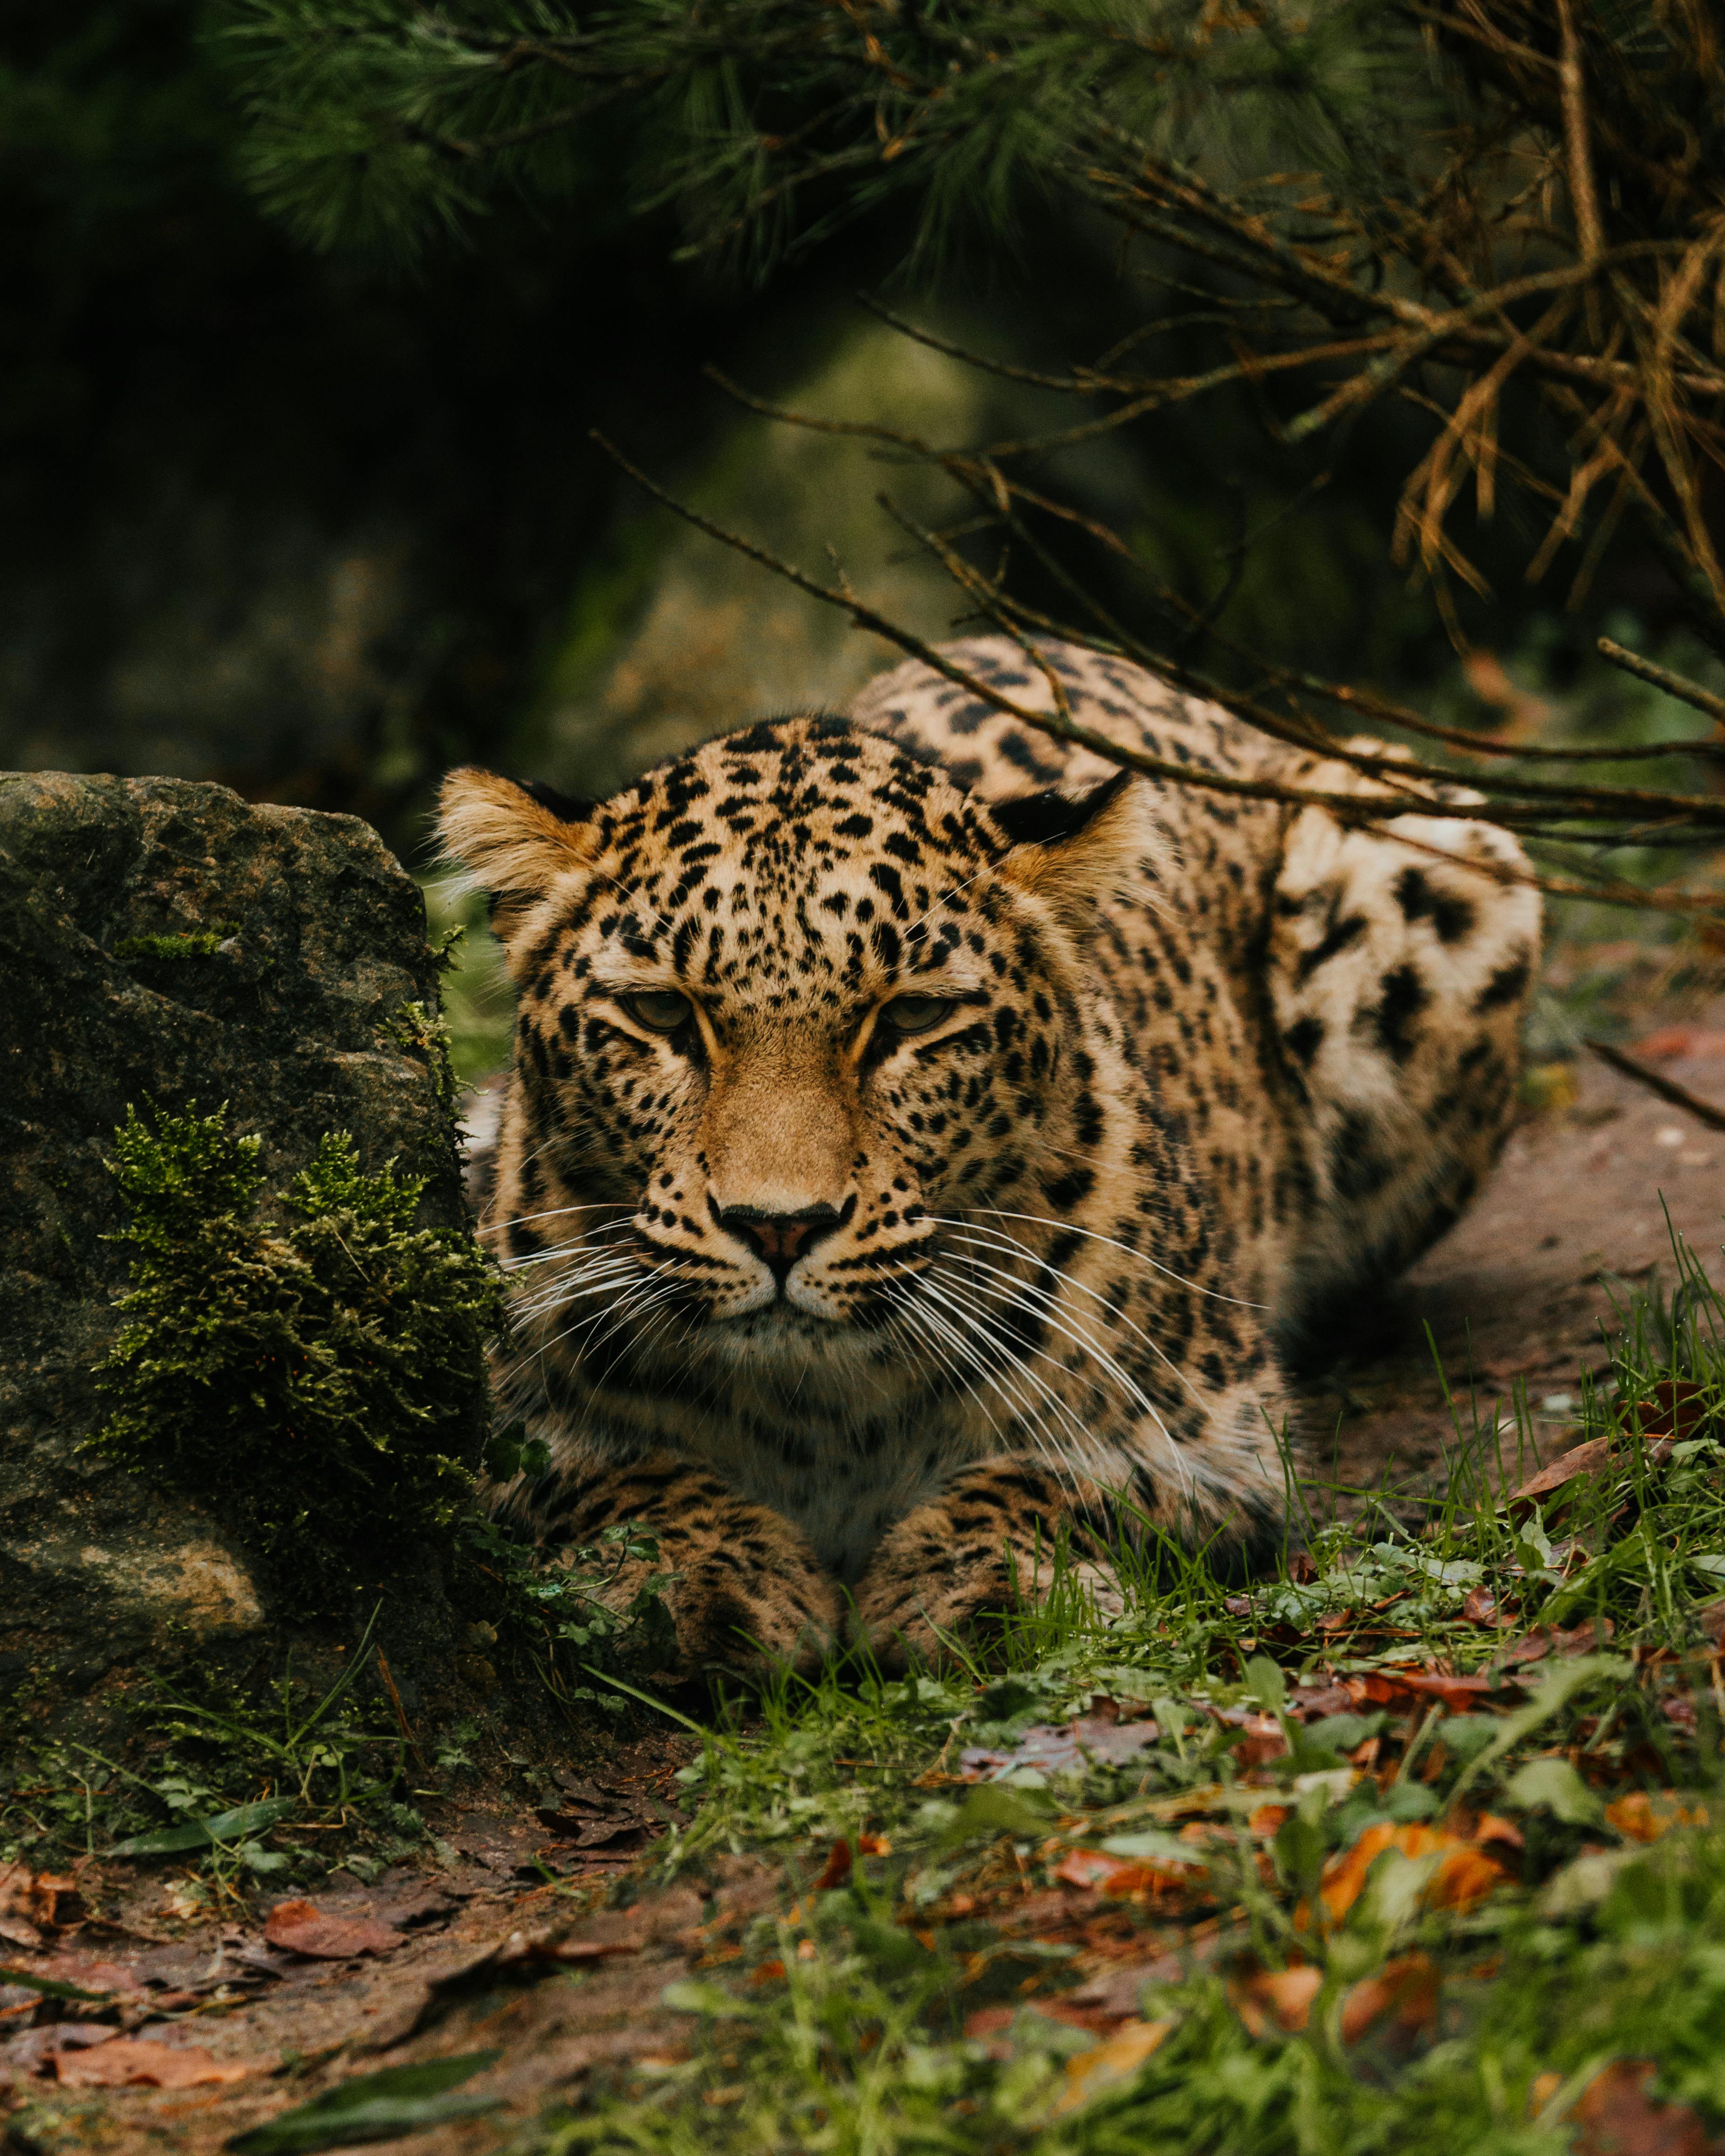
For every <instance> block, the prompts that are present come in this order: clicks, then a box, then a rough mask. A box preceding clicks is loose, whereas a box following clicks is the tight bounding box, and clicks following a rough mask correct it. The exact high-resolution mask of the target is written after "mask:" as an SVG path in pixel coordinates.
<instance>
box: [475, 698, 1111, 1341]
mask: <svg viewBox="0 0 1725 2156" xmlns="http://www.w3.org/2000/svg"><path fill="white" fill-rule="evenodd" d="M441 828H442V833H443V837H444V844H445V845H446V847H447V849H448V850H449V853H450V854H451V855H453V856H454V858H455V859H456V860H459V861H460V862H461V863H463V864H465V867H466V869H467V870H468V871H469V872H470V874H471V875H472V876H473V878H474V880H475V881H476V882H477V883H478V884H479V885H480V886H481V887H483V888H484V889H485V890H486V891H488V892H490V895H491V897H492V902H493V920H494V922H495V927H496V929H497V932H498V934H499V935H500V937H501V939H502V942H503V945H504V948H505V951H506V955H507V958H508V963H509V968H510V971H511V975H512V977H513V979H514V982H515V984H516V994H517V1009H518V1017H517V1024H516V1047H515V1060H514V1069H513V1072H512V1075H511V1085H510V1090H509V1095H508V1099H507V1103H506V1109H505V1113H504V1117H503V1122H502V1126H501V1132H500V1139H499V1157H498V1168H499V1176H498V1183H497V1189H498V1199H497V1203H496V1204H495V1206H494V1214H493V1219H492V1221H491V1224H490V1229H489V1233H490V1235H491V1237H492V1239H493V1241H494V1244H495V1246H496V1247H497V1248H498V1250H499V1253H500V1255H501V1256H502V1258H503V1259H504V1261H505V1262H506V1264H507V1265H511V1266H514V1267H517V1268H519V1271H520V1275H521V1279H522V1281H523V1282H524V1284H525V1290H526V1291H525V1293H524V1295H523V1296H522V1298H521V1307H522V1309H523V1311H524V1312H525V1313H526V1322H528V1324H529V1325H530V1326H532V1327H535V1328H536V1338H537V1342H538V1343H539V1344H540V1346H541V1347H542V1352H549V1353H552V1354H554V1355H555V1356H557V1357H567V1358H570V1359H572V1360H573V1359H576V1358H585V1360H586V1362H587V1363H588V1366H589V1367H591V1364H592V1363H593V1358H598V1360H599V1362H600V1363H602V1364H604V1363H610V1362H614V1361H615V1360H617V1359H618V1358H623V1359H624V1360H627V1359H628V1358H630V1357H631V1356H634V1355H639V1354H640V1353H644V1352H646V1351H649V1350H650V1352H651V1353H652V1355H653V1357H654V1358H655V1367H659V1368H663V1367H665V1363H666V1361H667V1358H668V1359H669V1360H670V1361H671V1362H675V1361H677V1360H679V1359H680V1360H682V1361H683V1362H684V1363H692V1364H694V1365H696V1366H697V1367H700V1366H704V1367H706V1368H708V1369H709V1370H711V1369H712V1368H713V1367H714V1364H715V1362H716V1361H717V1362H719V1363H730V1364H731V1365H732V1368H737V1367H739V1366H740V1363H741V1362H742V1360H743V1359H745V1358H746V1359H747V1361H748V1362H749V1363H750V1364H751V1365H752V1367H753V1368H756V1369H757V1370H762V1371H764V1369H765V1368H768V1367H771V1368H778V1370H779V1371H780V1373H781V1375H782V1376H783V1378H785V1379H786V1380H788V1381H790V1382H793V1383H802V1382H803V1380H804V1379H805V1378H813V1377H814V1375H815V1373H816V1372H817V1371H818V1370H819V1369H821V1368H824V1369H825V1370H826V1372H827V1373H828V1374H829V1376H832V1375H834V1374H835V1373H836V1374H838V1375H840V1376H842V1374H843V1372H844V1370H845V1368H846V1367H847V1365H848V1366H849V1367H850V1368H853V1369H854V1370H855V1371H858V1372H860V1371H861V1370H863V1369H865V1368H870V1367H879V1366H880V1365H881V1364H883V1363H886V1362H889V1361H890V1359H891V1358H890V1354H888V1353H886V1351H885V1349H884V1348H883V1345H882V1343H883V1342H886V1341H887V1340H889V1339H890V1336H891V1329H892V1325H893V1320H894V1314H895V1311H896V1309H897V1308H898V1307H899V1306H900V1303H901V1298H902V1295H903V1291H904V1289H905V1286H906V1282H907V1280H908V1276H911V1275H912V1274H914V1273H915V1272H916V1271H918V1270H921V1269H922V1268H924V1267H926V1266H927V1265H929V1263H930V1262H931V1260H932V1257H933V1256H934V1255H935V1254H936V1253H937V1250H938V1248H939V1245H940V1243H941V1240H942V1237H943V1236H947V1235H952V1234H953V1233H955V1232H957V1230H958V1229H959V1228H960V1227H961V1226H962V1225H963V1223H964V1221H965V1219H966V1216H967V1215H968V1216H969V1217H970V1218H971V1219H973V1220H974V1219H978V1218H980V1217H981V1213H980V1211H978V1210H977V1209H993V1210H994V1212H995V1214H997V1215H998V1216H999V1217H1001V1218H1005V1217H1006V1216H1009V1215H1010V1214H1021V1215H1027V1216H1033V1217H1034V1218H1036V1219H1049V1218H1050V1217H1053V1218H1056V1219H1057V1218H1059V1217H1060V1215H1061V1214H1063V1213H1065V1211H1067V1210H1068V1209H1070V1208H1071V1207H1072V1206H1073V1205H1075V1204H1077V1203H1078V1202H1079V1200H1080V1199H1081V1198H1082V1197H1083V1196H1084V1195H1085V1194H1086V1191H1087V1190H1088V1188H1089V1187H1090V1184H1091V1181H1092V1179H1093V1177H1094V1173H1095V1167H1094V1162H1095V1157H1096V1150H1097V1147H1098V1143H1099V1140H1100V1134H1101V1129H1102V1127H1103V1122H1104V1109H1103V1106H1102V1104H1101V1103H1100V1102H1099V1100H1098V1089H1097V1087H1096V1066H1095V1062H1094V1060H1093V1055H1092V1053H1091V1045H1092V1044H1091V1039H1090V1032H1089V1030H1088V1029H1090V1028H1091V1025H1092V1023H1093V1021H1092V1016H1091V1006H1092V1004H1093V1001H1094V999H1093V998H1091V997H1090V996H1088V995H1087V993H1086V987H1085V978H1086V964H1085V955H1084V947H1085V944H1086V939H1087V938H1088V937H1089V936H1090V934H1091V930H1092V927H1093V923H1094V921H1095V916H1096V908H1097V905H1098V901H1100V900H1101V899H1103V898H1106V896H1108V895H1109V894H1110V893H1111V891H1114V890H1115V889H1117V887H1119V886H1120V885H1121V884H1122V882H1124V881H1125V880H1127V878H1128V877H1129V876H1130V875H1131V873H1132V870H1133V868H1134V867H1135V865H1137V863H1139V862H1140V861H1141V860H1142V859H1143V858H1144V857H1145V856H1146V855H1147V854H1148V853H1149V852H1150V850H1151V847H1150V842H1149V840H1148V839H1147V831H1146V826H1145V824H1144V821H1143V818H1142V808H1141V803H1140V789H1137V788H1134V787H1133V786H1132V784H1131V783H1129V782H1128V780H1127V778H1126V776H1125V774H1122V776H1121V778H1118V779H1115V780H1111V781H1110V782H1108V783H1106V784H1105V785H1102V786H1101V787H1099V788H1095V789H1093V790H1091V792H1089V793H1086V794H1084V795H1082V796H1081V797H1079V798H1072V797H1070V796H1068V795H1065V794H1061V793H1038V794H1031V795H1028V796H1025V797H1024V798H1019V799H1016V800H1010V801H1006V802H1002V803H993V805H991V806H990V805H985V804H984V803H983V802H981V801H980V800H978V799H975V798H972V797H971V796H969V795H968V794H966V793H963V792H961V791H960V790H959V789H958V788H957V787H956V786H955V785H954V784H953V783H952V782H951V781H950V779H948V778H947V777H946V776H945V774H944V773H942V772H941V771H940V770H939V769H938V768H936V767H931V766H929V765H927V764H924V763H922V762H917V761H916V760H915V759H914V758H912V757H910V756H907V755H906V754H905V753H904V752H902V751H901V750H900V749H899V748H897V747H895V746H894V745H893V744H892V743H891V742H888V741H886V740H883V739H881V738H880V737H877V736H875V735H871V734H867V733H863V732H860V731H856V730H855V728H853V727H852V726H850V725H849V724H847V723H846V722H845V721H842V720H839V719H832V718H822V717H815V718H807V717H803V718H793V719H786V720H778V721H771V722H769V723H766V724H763V725H760V726H755V727H753V728H752V729H750V730H749V731H747V732H742V733H737V734H733V735H731V736H729V737H726V738H724V739H721V740H718V741H714V742H709V743H707V744H706V746H705V747H701V749H699V750H697V751H696V752H694V753H693V754H691V755H690V756H687V757H683V758H680V760H678V761H676V762H672V763H669V764H666V765H665V766H663V767H660V768H659V769H657V770H655V771H653V772H650V773H648V774H647V776H646V777H644V778H642V779H640V780H639V782H638V783H636V784H635V785H634V787H633V788H630V789H629V791H627V792H626V793H622V794H620V795H619V796H618V797H616V798H614V799H613V800H610V801H608V802H604V803H598V804H586V803H576V802H572V801H569V800H567V799H564V798H562V797H560V796H557V795H555V794H553V793H550V792H549V791H548V790H547V789H545V788H539V787H532V786H521V785H519V784H516V783H515V782H513V781H511V780H510V779H506V778H499V777H497V776H495V774H493V773H488V772H483V771H478V770H472V769H467V770H461V771H457V772H455V773H453V774H452V775H451V776H450V778H449V779H448V781H447V782H446V783H445V785H444V792H443V800H442V825H441Z"/></svg>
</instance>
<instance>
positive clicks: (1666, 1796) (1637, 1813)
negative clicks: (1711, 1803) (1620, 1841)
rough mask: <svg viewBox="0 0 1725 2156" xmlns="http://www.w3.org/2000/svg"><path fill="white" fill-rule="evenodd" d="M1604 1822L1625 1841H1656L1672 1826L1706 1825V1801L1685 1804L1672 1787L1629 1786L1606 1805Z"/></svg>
mask: <svg viewBox="0 0 1725 2156" xmlns="http://www.w3.org/2000/svg"><path fill="white" fill-rule="evenodd" d="M1605 1824H1606V1825H1608V1826H1614V1827H1615V1828H1616V1830H1617V1831H1618V1832H1619V1833H1620V1835H1622V1836H1623V1838H1624V1840H1625V1841H1657V1840H1659V1838H1660V1836H1661V1835H1664V1834H1669V1833H1670V1832H1671V1829H1672V1828H1673V1827H1674V1826H1705V1825H1707V1806H1706V1805H1705V1804H1695V1805H1693V1806H1691V1805H1688V1804H1685V1803H1684V1802H1683V1801H1682V1799H1681V1798H1680V1797H1679V1796H1678V1794H1677V1793H1676V1790H1675V1789H1658V1790H1653V1791H1649V1790H1646V1789H1632V1790H1631V1791H1630V1794H1629V1795H1628V1796H1626V1797H1619V1798H1618V1799H1617V1800H1616V1802H1615V1804H1607V1805H1606V1807H1605Z"/></svg>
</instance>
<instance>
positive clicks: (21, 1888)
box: [0, 1864, 78, 1948]
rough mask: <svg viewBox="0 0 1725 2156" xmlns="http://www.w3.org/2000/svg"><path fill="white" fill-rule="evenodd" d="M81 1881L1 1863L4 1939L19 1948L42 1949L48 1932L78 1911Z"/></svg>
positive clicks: (0, 1925) (0, 1914)
mask: <svg viewBox="0 0 1725 2156" xmlns="http://www.w3.org/2000/svg"><path fill="white" fill-rule="evenodd" d="M77 1902H78V1882H77V1881H76V1880H75V1879H62V1878H59V1877H57V1876H55V1875H54V1873H53V1872H49V1871H31V1869H30V1867H29V1866H28V1864H0V1939H4V1940H6V1941H7V1942H8V1944H10V1945H12V1946H15V1947H31V1948H35V1947H39V1946H40V1945H41V1944H42V1943H43V1933H44V1930H48V1931H52V1930H53V1929H54V1928H55V1926H56V1925H59V1924H63V1923H65V1922H69V1920H70V1919H71V1918H72V1917H74V1915H75V1914H76V1912H77Z"/></svg>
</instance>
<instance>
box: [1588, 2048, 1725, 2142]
mask: <svg viewBox="0 0 1725 2156" xmlns="http://www.w3.org/2000/svg"><path fill="white" fill-rule="evenodd" d="M1654 2072H1655V2068H1654V2064H1653V2061H1652V2060H1651V2059H1614V2060H1613V2061H1611V2063H1610V2065H1609V2066H1604V2067H1602V2068H1601V2069H1600V2071H1599V2072H1598V2073H1597V2074H1595V2075H1594V2077H1593V2079H1592V2080H1591V2081H1590V2082H1589V2083H1588V2085H1587V2087H1585V2088H1584V2090H1583V2091H1582V2092H1581V2094H1580V2096H1579V2097H1578V2098H1577V2100H1576V2103H1575V2107H1574V2110H1573V2111H1572V2112H1570V2114H1569V2116H1570V2117H1571V2119H1572V2120H1573V2121H1574V2123H1575V2124H1576V2125H1577V2126H1578V2127H1579V2128H1580V2129H1581V2130H1580V2132H1579V2133H1578V2134H1577V2135H1576V2136H1575V2138H1574V2141H1573V2142H1572V2143H1570V2147H1571V2148H1572V2150H1573V2151H1574V2156H1713V2150H1714V2148H1715V2147H1716V2144H1715V2143H1712V2141H1711V2140H1710V2139H1709V2138H1708V2135H1707V2128H1706V2127H1705V2126H1704V2125H1703V2124H1702V2121H1701V2119H1700V2118H1699V2117H1697V2114H1696V2113H1695V2112H1692V2110H1691V2109H1690V2108H1689V2107H1688V2105H1687V2104H1686V2103H1660V2102H1656V2100H1655V2099H1654V2098H1653V2097H1651V2096H1649V2094H1648V2093H1647V2086H1648V2083H1649V2082H1651V2080H1652V2079H1653V2076H1654Z"/></svg>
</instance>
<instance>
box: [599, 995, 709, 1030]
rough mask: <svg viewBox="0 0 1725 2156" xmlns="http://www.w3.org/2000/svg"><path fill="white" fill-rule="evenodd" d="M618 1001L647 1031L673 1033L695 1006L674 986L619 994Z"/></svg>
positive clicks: (687, 1018) (683, 1023) (686, 1020)
mask: <svg viewBox="0 0 1725 2156" xmlns="http://www.w3.org/2000/svg"><path fill="white" fill-rule="evenodd" d="M618 1001H619V1003H620V1004H622V1005H623V1008H624V1009H625V1010H626V1011H627V1012H628V1013H629V1016H630V1017H631V1018H632V1019H638V1020H639V1023H640V1024H643V1025H644V1026H645V1027H646V1028H647V1029H648V1031H649V1033H675V1031H676V1029H677V1028H678V1027H679V1026H680V1025H685V1024H687V1023H688V1020H689V1017H690V1014H691V1012H692V1011H693V1010H694V1008H695V1006H694V1005H693V1004H691V1002H690V1000H689V998H688V997H687V996H684V995H679V994H678V993H677V992H676V990H675V988H643V989H642V990H641V991H640V992H639V994H636V995H633V996H619V998H618Z"/></svg>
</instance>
